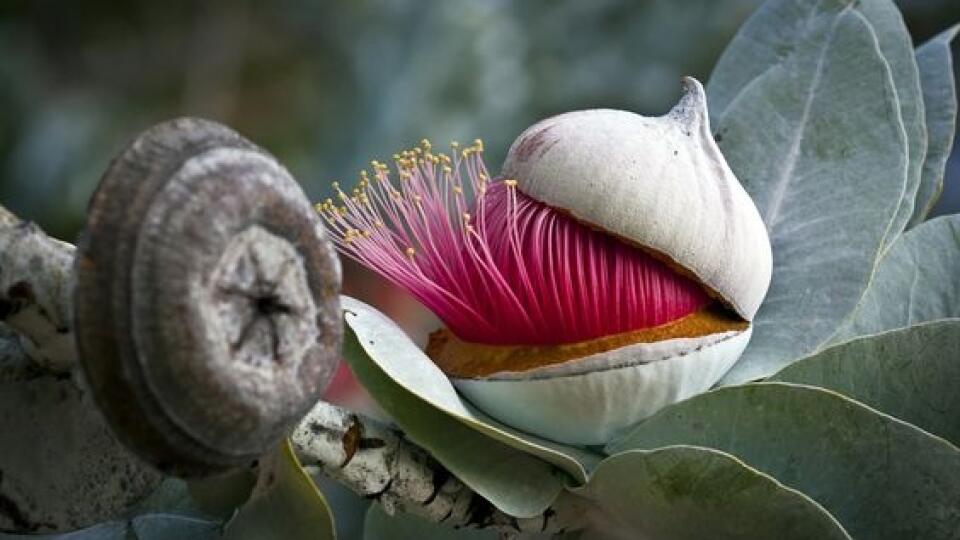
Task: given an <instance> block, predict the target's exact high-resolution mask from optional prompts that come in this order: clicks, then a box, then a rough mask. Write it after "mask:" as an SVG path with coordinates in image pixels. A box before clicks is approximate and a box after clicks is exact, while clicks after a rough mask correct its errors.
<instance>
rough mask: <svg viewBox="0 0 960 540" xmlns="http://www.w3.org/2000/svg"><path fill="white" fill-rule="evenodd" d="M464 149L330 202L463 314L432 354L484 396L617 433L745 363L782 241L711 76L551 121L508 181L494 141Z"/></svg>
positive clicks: (539, 423) (404, 156)
mask: <svg viewBox="0 0 960 540" xmlns="http://www.w3.org/2000/svg"><path fill="white" fill-rule="evenodd" d="M452 146H453V149H454V153H453V156H452V157H451V156H448V155H446V154H444V153H434V151H433V148H432V146H431V145H430V143H429V142H427V141H424V142H423V143H422V144H421V145H420V146H418V147H417V148H414V149H412V150H408V151H405V152H402V153H400V154H395V155H394V160H395V162H396V164H397V169H398V174H397V176H398V179H397V180H396V181H395V180H394V179H392V178H391V173H390V171H389V169H388V168H387V167H386V165H383V164H382V163H379V162H373V169H374V171H373V175H372V177H371V176H369V175H368V174H367V173H366V172H364V173H362V175H361V178H360V183H359V184H358V186H357V188H355V189H354V190H353V192H352V193H350V194H348V193H345V192H343V191H340V189H339V186H337V185H335V187H336V188H337V190H338V197H339V202H338V203H334V201H333V200H327V201H325V202H323V203H321V204H319V205H318V210H319V211H320V213H321V215H322V216H323V217H324V218H325V219H326V221H327V224H328V226H329V228H330V230H331V233H332V236H333V237H334V240H335V242H336V243H337V245H338V248H339V249H340V251H341V252H342V253H343V254H345V255H347V256H349V257H351V258H353V259H355V260H357V261H358V262H360V263H361V264H364V265H366V266H368V267H370V268H372V269H373V270H375V271H377V272H379V273H380V274H382V275H383V276H385V277H386V278H388V279H389V280H391V281H392V282H393V283H395V284H397V285H399V286H401V287H403V288H405V289H407V290H408V291H409V292H410V293H411V294H413V295H414V296H415V297H417V298H418V299H419V300H420V301H421V302H422V303H423V304H424V305H425V306H427V307H428V308H430V309H431V310H432V311H433V312H434V313H435V314H436V315H437V316H438V317H439V318H440V319H441V320H442V321H443V322H444V323H445V324H446V327H445V328H443V329H441V330H438V331H436V332H434V333H433V334H432V335H431V337H430V342H429V344H428V346H427V349H426V352H427V354H428V355H429V356H430V357H431V359H433V361H434V362H435V363H436V364H437V365H438V366H439V367H440V368H441V369H442V370H443V371H444V373H446V374H447V375H448V376H449V377H450V378H451V380H452V381H453V382H454V384H455V386H456V387H457V389H458V390H459V391H460V392H461V393H462V394H463V395H464V396H465V397H466V398H467V399H469V400H470V401H471V402H473V403H474V404H475V405H476V406H477V407H478V408H480V409H482V410H483V411H484V412H486V413H488V414H490V415H491V416H493V417H494V418H496V419H498V420H500V421H502V422H504V423H506V424H509V425H511V426H513V427H516V428H518V429H522V430H524V431H527V432H530V433H533V434H535V435H538V436H541V437H545V438H548V439H551V440H554V441H557V442H561V443H566V444H576V445H595V444H604V443H606V442H608V441H609V440H611V439H612V438H613V437H615V436H616V434H618V433H620V432H621V431H622V430H623V429H625V428H627V427H629V426H631V425H633V424H635V423H636V422H638V421H640V420H642V419H644V418H646V417H648V416H650V415H651V414H653V413H655V412H656V411H657V410H659V409H661V408H662V407H664V406H666V405H669V404H671V403H674V402H677V401H680V400H683V399H685V398H688V397H690V396H693V395H696V394H698V393H701V392H703V391H705V390H707V389H708V388H710V387H711V386H713V384H715V383H716V382H717V381H718V380H719V379H720V378H721V377H722V376H723V375H724V374H725V373H726V372H727V370H729V369H730V368H731V367H732V366H733V364H734V363H735V362H736V361H737V359H738V358H739V356H740V354H741V353H742V352H743V350H744V348H745V347H746V345H747V343H748V342H749V340H750V335H751V331H752V327H751V320H752V319H753V316H754V315H755V314H756V311H757V309H758V307H759V306H760V303H761V302H762V300H763V298H764V296H765V294H766V292H767V288H768V287H769V284H770V276H771V269H772V257H771V251H770V241H769V238H768V236H767V231H766V228H765V226H764V223H763V221H762V219H761V217H760V214H759V213H758V211H757V209H756V207H755V205H754V204H753V201H752V200H751V199H750V197H749V196H748V195H747V193H746V192H745V191H744V189H743V187H742V186H741V185H740V183H739V181H738V180H737V179H736V177H735V176H734V174H733V172H732V171H731V170H730V168H729V166H728V165H727V163H726V160H725V159H724V157H723V155H722V154H721V153H720V150H719V148H718V147H717V145H716V143H715V142H714V140H713V137H712V135H711V132H710V126H709V119H708V114H707V107H706V97H705V94H704V91H703V87H702V86H701V85H700V83H699V82H698V81H696V80H695V79H692V78H689V77H688V78H685V79H684V80H683V96H682V97H681V99H680V102H679V103H678V104H677V105H676V106H675V107H674V108H673V109H672V110H671V111H670V112H669V113H667V114H666V115H664V116H661V117H645V116H640V115H637V114H634V113H630V112H624V111H615V110H588V111H578V112H572V113H566V114H562V115H559V116H556V117H553V118H549V119H547V120H544V121H541V122H539V123H537V124H535V125H534V126H532V127H530V128H529V129H527V130H526V131H525V132H524V133H523V134H521V135H520V136H519V137H518V138H517V140H516V141H515V142H514V143H513V145H512V147H511V148H510V151H509V153H508V155H507V158H506V161H505V163H504V166H503V169H502V173H501V175H500V176H499V177H496V178H491V176H490V175H489V173H488V172H487V170H486V167H485V165H484V163H483V160H482V154H483V145H482V143H480V142H479V141H476V142H475V143H474V144H473V145H471V146H468V147H466V148H462V149H461V148H460V147H459V146H457V145H456V144H455V143H454V144H453V145H452ZM470 195H473V201H472V202H468V201H469V198H470Z"/></svg>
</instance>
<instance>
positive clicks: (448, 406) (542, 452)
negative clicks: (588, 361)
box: [341, 296, 600, 484]
mask: <svg viewBox="0 0 960 540" xmlns="http://www.w3.org/2000/svg"><path fill="white" fill-rule="evenodd" d="M341 302H342V305H343V306H344V312H345V314H346V315H345V318H344V320H345V321H346V323H347V325H348V326H349V327H350V330H352V331H353V332H354V333H355V334H356V336H357V339H358V342H359V344H360V346H361V348H362V350H363V352H364V354H363V355H361V356H362V357H365V358H361V359H369V360H370V361H372V362H373V363H375V364H376V365H377V367H378V368H379V369H380V370H381V371H382V372H383V373H384V374H385V375H386V376H387V377H388V378H389V379H390V380H391V381H392V382H393V383H394V384H396V385H398V386H400V387H401V388H402V389H403V390H405V391H406V392H408V393H411V394H413V395H415V396H417V397H418V398H419V399H421V400H422V401H424V402H426V403H427V404H429V405H430V406H431V408H432V409H434V410H436V412H437V413H438V414H439V415H442V416H446V417H450V418H454V419H456V420H457V421H458V422H461V423H463V424H464V425H466V426H468V427H470V428H471V429H474V430H476V431H478V432H480V433H482V434H484V435H486V436H488V437H491V438H493V439H495V440H497V441H499V442H501V443H504V444H506V445H507V446H510V447H512V448H515V449H517V450H521V451H523V452H525V453H528V454H531V455H533V456H536V457H538V458H540V459H542V460H544V461H546V462H548V463H551V464H553V465H555V466H557V467H559V468H560V469H562V470H563V471H565V472H567V473H568V474H569V475H570V476H571V477H572V478H573V479H574V481H575V482H576V483H579V484H582V483H585V482H586V479H587V474H588V472H589V470H590V469H592V468H593V467H594V466H596V464H597V463H599V461H600V458H599V456H597V455H596V454H593V453H590V452H587V451H585V450H583V449H580V448H576V447H572V446H567V445H563V444H559V443H555V442H553V441H548V440H546V439H542V438H540V437H537V436H535V435H531V434H529V433H525V432H522V431H519V430H517V429H514V428H512V427H509V426H506V425H504V424H502V423H500V422H497V421H496V420H494V419H492V418H490V417H489V416H487V415H485V414H484V413H482V412H480V411H478V410H477V409H476V408H474V407H473V406H472V405H471V404H470V403H469V402H467V401H466V400H464V399H463V398H461V397H460V395H459V394H458V393H457V391H456V389H455V388H454V387H453V384H452V383H451V382H450V380H449V379H448V378H447V376H446V375H444V374H443V372H442V371H440V368H438V367H437V366H436V364H434V363H433V361H432V360H430V358H429V357H428V356H427V355H426V354H424V352H423V351H421V350H420V349H419V348H418V347H417V346H416V344H415V343H413V341H411V340H410V338H409V336H407V335H406V334H405V333H404V332H403V330H401V329H400V328H399V327H398V326H397V325H396V324H395V323H394V322H393V321H391V320H390V319H389V318H388V317H386V316H385V315H383V314H382V313H380V312H379V311H377V310H376V309H374V308H373V307H371V306H368V305H367V304H364V303H363V302H360V301H359V300H356V299H353V298H350V297H348V296H343V297H341ZM350 360H351V359H350V358H348V361H350ZM352 366H353V364H351V367H352ZM361 382H362V381H361ZM374 397H375V398H376V397H378V396H377V395H376V394H374Z"/></svg>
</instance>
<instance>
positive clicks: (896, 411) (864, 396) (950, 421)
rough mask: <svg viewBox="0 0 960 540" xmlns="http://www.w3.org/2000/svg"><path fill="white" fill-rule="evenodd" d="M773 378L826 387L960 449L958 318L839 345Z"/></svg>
mask: <svg viewBox="0 0 960 540" xmlns="http://www.w3.org/2000/svg"><path fill="white" fill-rule="evenodd" d="M772 379H773V380H778V381H786V382H793V383H800V384H807V385H811V386H819V387H822V388H829V389H830V390H834V391H836V392H839V393H841V394H843V395H845V396H847V397H851V398H853V399H855V400H857V401H859V402H861V403H864V404H866V405H869V406H871V407H873V408H875V409H878V410H881V411H883V412H885V413H887V414H889V415H891V416H895V417H897V418H899V419H901V420H905V421H907V422H910V423H911V424H913V425H915V426H917V427H920V428H923V429H925V430H927V431H929V432H930V433H933V434H935V435H939V436H941V437H943V438H945V439H947V440H948V441H950V442H952V443H953V444H954V445H957V446H960V421H958V419H960V392H957V384H958V383H960V319H946V320H941V321H935V322H929V323H923V324H919V325H915V326H910V327H908V328H900V329H897V330H890V331H888V332H884V333H881V334H877V335H873V336H867V337H860V338H856V339H853V340H851V341H847V342H845V343H840V344H837V345H834V346H832V347H828V348H826V349H824V350H822V351H820V352H819V353H817V354H814V355H812V356H810V357H807V358H804V359H803V360H800V361H799V362H796V363H794V364H792V365H790V366H788V367H786V368H785V369H783V371H781V372H779V373H777V374H775V375H774V376H773V377H772Z"/></svg>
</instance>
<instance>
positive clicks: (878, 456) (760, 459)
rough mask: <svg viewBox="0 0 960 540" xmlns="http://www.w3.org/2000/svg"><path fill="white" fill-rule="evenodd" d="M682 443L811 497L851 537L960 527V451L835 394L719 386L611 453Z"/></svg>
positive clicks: (782, 386) (925, 533)
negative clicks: (721, 455) (718, 454)
mask: <svg viewBox="0 0 960 540" xmlns="http://www.w3.org/2000/svg"><path fill="white" fill-rule="evenodd" d="M678 444H688V445H696V446H706V447H710V448H715V449H717V450H721V451H723V452H728V453H730V454H733V455H734V456H736V457H738V458H739V459H741V460H743V461H744V462H745V463H747V464H748V465H750V466H752V467H755V468H756V469H758V470H760V471H762V472H764V473H767V474H769V475H770V476H773V477H774V478H776V479H777V480H779V481H780V482H782V483H783V484H785V485H787V486H790V487H792V488H794V489H797V490H799V491H802V492H803V493H805V494H806V495H809V496H810V497H811V498H813V499H814V500H815V501H817V502H818V503H820V504H821V505H822V506H823V507H824V508H825V509H827V511H829V512H830V513H831V514H833V515H834V516H835V517H836V518H837V519H838V520H839V521H840V523H841V524H842V525H843V526H844V528H845V529H846V530H847V531H848V532H849V533H850V535H851V536H852V537H854V538H870V539H890V540H900V539H903V538H924V539H929V540H933V539H952V538H956V533H957V531H958V530H960V450H958V449H957V447H955V446H953V445H952V444H950V443H948V442H947V441H945V440H943V439H941V438H939V437H936V436H933V435H930V434H929V433H927V432H925V431H923V430H921V429H919V428H917V427H915V426H913V425H911V424H908V423H906V422H903V421H901V420H898V419H896V418H893V417H891V416H889V415H886V414H883V413H881V412H878V411H876V410H875V409H872V408H870V407H867V406H866V405H863V404H861V403H859V402H857V401H854V400H852V399H850V398H847V397H844V396H842V395H840V394H837V393H836V392H832V391H829V390H825V389H822V388H815V387H810V386H803V385H794V384H787V383H754V384H747V385H743V386H732V387H726V388H720V389H717V390H714V391H711V392H707V393H705V394H701V395H699V396H697V397H694V398H691V399H689V400H687V401H685V402H681V403H678V404H676V405H672V406H670V407H667V408H665V409H663V410H662V411H660V412H659V413H657V414H656V415H654V416H653V417H651V418H649V419H648V420H646V421H644V422H643V423H641V424H640V425H638V426H637V428H636V429H635V430H634V431H633V432H631V433H630V434H628V435H627V436H626V437H624V438H623V439H621V440H619V441H617V442H615V443H613V444H611V445H609V447H608V451H610V452H621V451H624V450H628V449H634V448H638V449H656V448H660V447H663V446H670V445H678Z"/></svg>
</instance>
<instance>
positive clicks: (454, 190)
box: [453, 186, 463, 195]
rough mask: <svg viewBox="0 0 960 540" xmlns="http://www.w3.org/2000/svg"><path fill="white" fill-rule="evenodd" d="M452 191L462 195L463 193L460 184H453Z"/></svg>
mask: <svg viewBox="0 0 960 540" xmlns="http://www.w3.org/2000/svg"><path fill="white" fill-rule="evenodd" d="M453 192H454V193H457V194H461V195H462V194H463V188H461V187H460V186H453Z"/></svg>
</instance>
